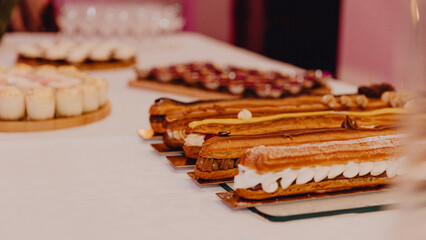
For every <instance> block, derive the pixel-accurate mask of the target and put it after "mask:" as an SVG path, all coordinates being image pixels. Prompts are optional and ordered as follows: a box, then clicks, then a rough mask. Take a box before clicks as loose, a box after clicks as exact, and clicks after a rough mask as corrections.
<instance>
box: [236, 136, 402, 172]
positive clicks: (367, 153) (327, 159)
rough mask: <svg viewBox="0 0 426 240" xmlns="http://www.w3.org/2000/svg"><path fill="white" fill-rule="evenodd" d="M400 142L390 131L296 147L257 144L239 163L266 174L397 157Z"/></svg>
mask: <svg viewBox="0 0 426 240" xmlns="http://www.w3.org/2000/svg"><path fill="white" fill-rule="evenodd" d="M403 141H404V139H403V138H402V135H400V134H396V135H394V134H392V135H385V136H383V135H379V136H373V137H368V138H365V137H363V138H356V139H349V140H344V141H336V142H317V143H312V144H299V145H295V146H282V147H281V146H279V147H266V148H259V147H256V148H251V149H249V150H247V151H246V152H245V153H244V154H243V156H241V158H240V163H241V164H242V165H244V166H245V167H248V168H251V169H255V170H256V171H257V172H258V173H267V172H276V171H281V170H284V169H287V168H292V169H299V168H302V167H314V166H330V165H334V164H346V163H347V162H350V161H354V162H366V161H369V162H375V161H383V160H389V159H392V158H395V157H397V156H398V154H400V150H401V146H402V144H403Z"/></svg>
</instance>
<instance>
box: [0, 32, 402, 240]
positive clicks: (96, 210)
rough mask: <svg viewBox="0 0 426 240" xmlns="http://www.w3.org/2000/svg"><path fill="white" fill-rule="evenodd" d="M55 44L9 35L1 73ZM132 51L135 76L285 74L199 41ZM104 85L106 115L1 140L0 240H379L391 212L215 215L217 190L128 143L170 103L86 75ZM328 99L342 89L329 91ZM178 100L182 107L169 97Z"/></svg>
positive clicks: (123, 74)
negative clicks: (242, 71) (173, 71)
mask: <svg viewBox="0 0 426 240" xmlns="http://www.w3.org/2000/svg"><path fill="white" fill-rule="evenodd" d="M54 37H55V36H54V35H44V34H38V35H36V34H9V35H6V36H5V38H4V39H3V42H2V44H1V45H0V64H1V65H6V66H13V64H14V61H15V53H16V52H15V51H16V48H17V44H18V43H23V42H36V41H41V40H45V39H49V38H54ZM157 40H158V41H152V40H149V41H148V40H145V41H141V42H140V43H138V47H139V59H138V60H139V62H140V65H142V66H147V67H148V66H152V65H155V64H160V63H161V64H167V63H171V62H180V61H192V60H213V61H215V62H222V63H234V64H235V65H240V66H254V67H259V68H266V69H276V70H291V69H295V67H293V66H291V65H284V64H282V63H279V62H276V61H272V60H269V59H266V58H264V57H261V56H259V55H256V54H252V53H250V52H247V51H245V50H242V49H238V48H235V47H232V46H230V45H226V44H223V43H220V42H217V41H215V40H212V39H209V38H206V37H204V36H201V35H198V34H189V33H187V34H179V35H176V36H169V37H167V38H165V39H157ZM93 74H97V75H99V76H102V77H105V78H106V79H107V80H108V82H109V83H110V99H111V101H112V113H111V115H110V116H109V117H108V118H106V119H104V120H102V121H100V122H96V123H93V124H89V125H86V126H82V127H76V128H71V129H64V130H57V131H47V132H34V133H0V239H4V240H9V239H32V240H35V239H43V240H50V239H54V240H59V239H60V240H65V239H73V240H75V239H102V240H107V239H126V240H129V239H138V240H140V239H356V240H359V239H382V238H385V237H389V234H388V231H389V228H391V227H393V220H392V219H393V218H394V217H395V216H396V213H395V212H392V211H382V212H375V213H365V214H346V215H340V216H333V217H324V218H315V219H307V220H299V221H292V222H284V223H273V222H270V221H268V220H265V219H263V218H261V217H259V216H258V215H255V214H253V213H251V212H250V211H248V210H238V211H234V210H231V209H230V208H228V207H227V206H226V205H224V204H223V203H222V202H221V201H220V200H219V198H218V197H216V195H215V193H216V192H221V191H223V189H221V188H220V187H218V186H210V187H203V188H200V187H198V186H197V185H195V184H194V183H193V182H192V181H191V180H190V179H189V177H188V176H187V175H186V171H185V170H175V169H174V168H173V167H171V165H170V164H169V163H168V162H167V160H166V159H165V158H164V157H162V156H158V155H157V154H156V153H155V152H154V151H153V149H152V148H151V147H150V146H149V144H148V142H146V141H143V140H142V139H141V138H140V137H139V136H138V135H137V134H136V130H137V129H139V128H149V122H148V109H149V107H150V105H151V104H152V103H153V101H154V99H156V98H158V97H160V96H168V97H176V96H173V95H171V94H164V93H158V92H152V91H148V90H139V89H133V88H129V87H128V86H127V81H128V80H129V79H130V78H132V77H134V73H133V71H132V69H130V68H129V69H124V70H110V71H98V72H93ZM333 86H336V88H337V91H342V90H349V91H351V90H353V88H352V89H348V86H347V85H345V84H339V83H336V84H334V85H333ZM178 98H179V99H181V100H187V99H188V98H184V97H178Z"/></svg>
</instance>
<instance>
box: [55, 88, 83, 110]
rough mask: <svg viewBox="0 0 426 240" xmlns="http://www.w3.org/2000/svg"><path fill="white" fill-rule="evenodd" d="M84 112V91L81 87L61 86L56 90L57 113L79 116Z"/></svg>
mask: <svg viewBox="0 0 426 240" xmlns="http://www.w3.org/2000/svg"><path fill="white" fill-rule="evenodd" d="M82 113H83V91H82V90H81V88H79V87H74V88H60V89H58V90H57V91H56V115H57V116H59V117H72V116H78V115H81V114H82Z"/></svg>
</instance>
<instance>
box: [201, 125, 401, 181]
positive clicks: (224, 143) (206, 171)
mask: <svg viewBox="0 0 426 240" xmlns="http://www.w3.org/2000/svg"><path fill="white" fill-rule="evenodd" d="M348 120H349V121H352V123H355V122H353V120H351V119H348ZM354 125H355V126H354ZM395 134H401V130H400V128H399V127H397V125H383V126H377V127H374V128H358V129H356V123H355V124H342V127H340V128H339V127H338V128H321V129H299V130H287V131H281V132H275V133H269V134H260V135H249V136H243V135H235V136H216V137H213V138H210V139H208V140H207V141H206V142H205V143H204V144H203V146H202V147H201V150H200V152H199V156H198V159H197V162H196V165H195V169H194V172H195V174H196V176H197V177H198V178H201V179H206V180H212V179H227V178H232V177H234V176H236V175H237V174H238V168H237V165H238V164H239V163H240V157H241V156H242V155H243V153H244V152H245V151H246V150H247V149H249V148H252V147H256V146H261V145H263V146H281V147H283V146H295V145H301V144H314V143H319V142H327V141H347V140H351V139H360V138H365V137H379V136H387V135H395Z"/></svg>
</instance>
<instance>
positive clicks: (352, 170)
mask: <svg viewBox="0 0 426 240" xmlns="http://www.w3.org/2000/svg"><path fill="white" fill-rule="evenodd" d="M400 164H401V161H400V160H399V159H395V160H389V161H380V162H363V163H356V162H349V163H347V164H346V165H345V164H338V165H331V166H315V167H303V168H300V169H290V168H287V169H284V170H282V171H279V172H273V173H257V172H256V171H255V170H253V169H250V168H248V167H246V166H243V165H241V164H239V165H238V169H239V173H238V175H237V176H235V178H234V187H235V188H245V189H247V188H252V187H255V186H257V185H258V184H260V185H261V186H262V189H263V190H264V191H265V192H268V193H272V192H274V191H276V190H277V188H278V187H279V186H281V188H282V189H286V188H288V187H289V186H290V185H292V184H305V183H308V182H310V181H312V180H313V181H315V182H321V181H323V180H327V179H333V178H335V177H337V176H343V177H345V178H354V177H356V176H358V175H359V174H360V173H361V171H366V170H368V169H370V171H369V172H367V174H371V175H372V176H377V175H380V174H381V173H383V172H385V171H386V174H387V176H388V177H389V178H392V177H394V176H396V175H397V172H398V170H399V169H400ZM371 166H374V168H371ZM377 173H378V174H377ZM374 174H377V175H374ZM364 175H366V174H364V173H363V176H364ZM278 180H279V181H278ZM278 183H279V185H278Z"/></svg>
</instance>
